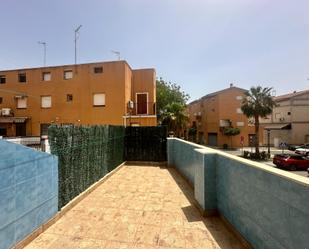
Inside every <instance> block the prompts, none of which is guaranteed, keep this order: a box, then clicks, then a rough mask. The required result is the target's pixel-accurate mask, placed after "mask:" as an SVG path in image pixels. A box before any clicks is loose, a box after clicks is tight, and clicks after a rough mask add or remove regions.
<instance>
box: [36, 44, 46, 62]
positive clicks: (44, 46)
mask: <svg viewBox="0 0 309 249" xmlns="http://www.w3.org/2000/svg"><path fill="white" fill-rule="evenodd" d="M38 44H40V45H43V48H44V57H43V63H44V67H46V42H42V41H38Z"/></svg>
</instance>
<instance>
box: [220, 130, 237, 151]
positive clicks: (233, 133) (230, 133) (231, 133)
mask: <svg viewBox="0 0 309 249" xmlns="http://www.w3.org/2000/svg"><path fill="white" fill-rule="evenodd" d="M223 134H224V135H226V136H228V137H230V141H231V146H230V147H231V148H232V137H233V136H236V135H239V134H240V129H239V128H233V127H226V128H224V130H223Z"/></svg>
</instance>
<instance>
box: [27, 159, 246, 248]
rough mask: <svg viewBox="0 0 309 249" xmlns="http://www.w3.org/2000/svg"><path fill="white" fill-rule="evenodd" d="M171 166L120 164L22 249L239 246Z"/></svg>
mask: <svg viewBox="0 0 309 249" xmlns="http://www.w3.org/2000/svg"><path fill="white" fill-rule="evenodd" d="M194 202H195V201H194V196H193V192H192V189H191V187H190V186H189V185H188V184H187V182H186V181H185V180H184V179H183V178H182V177H181V176H180V175H179V174H178V173H177V172H176V171H175V169H172V168H166V167H159V166H149V165H137V166H136V165H124V166H122V167H121V168H120V169H119V170H117V171H116V172H115V173H114V174H113V175H112V176H110V178H108V179H107V180H106V181H104V182H103V183H101V184H100V186H98V187H97V188H96V189H95V190H94V191H93V192H91V193H90V194H88V195H87V196H86V197H85V198H84V199H83V200H82V201H80V202H79V203H78V204H77V205H76V206H74V207H73V208H72V209H71V210H69V211H68V212H66V213H65V214H64V215H63V216H62V217H61V218H60V219H59V220H58V221H57V222H56V223H55V224H53V225H52V226H51V227H49V228H48V229H47V230H46V231H45V232H43V233H42V234H41V235H40V236H39V237H37V238H36V239H35V240H34V241H32V243H30V244H29V245H28V246H26V249H41V248H113V249H115V248H147V249H151V248H208V249H214V248H216V249H218V248H234V249H236V248H244V247H243V246H242V245H241V244H240V242H239V241H238V240H237V239H236V238H235V237H234V235H233V234H231V232H229V231H228V230H227V229H226V228H225V226H224V225H223V223H222V221H221V220H220V219H219V218H218V217H209V218H204V217H202V216H201V214H200V212H199V211H198V209H197V208H196V207H195V205H194Z"/></svg>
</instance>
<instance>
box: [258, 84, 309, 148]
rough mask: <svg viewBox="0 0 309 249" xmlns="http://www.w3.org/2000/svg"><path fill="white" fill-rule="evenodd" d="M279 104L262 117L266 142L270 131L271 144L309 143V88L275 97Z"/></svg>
mask: <svg viewBox="0 0 309 249" xmlns="http://www.w3.org/2000/svg"><path fill="white" fill-rule="evenodd" d="M274 100H275V101H276V103H277V106H276V107H275V108H274V110H273V113H272V115H269V116H268V117H267V118H266V119H261V123H262V124H264V125H265V131H264V142H265V143H267V131H269V132H270V144H271V145H274V146H276V147H278V146H279V144H280V143H282V142H285V143H288V144H303V143H309V90H306V91H300V92H293V93H290V94H285V95H281V96H277V97H274Z"/></svg>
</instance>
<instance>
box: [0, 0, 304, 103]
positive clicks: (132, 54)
mask: <svg viewBox="0 0 309 249" xmlns="http://www.w3.org/2000/svg"><path fill="white" fill-rule="evenodd" d="M308 9H309V1H306V0H297V1H290V0H225V1H224V0H186V1H184V0H152V1H150V0H149V1H148V0H122V1H120V0H50V1H47V0H27V1H26V0H1V15H0V30H1V35H0V70H3V69H14V68H23V67H34V66H35V67H36V66H41V65H42V62H43V52H42V47H41V46H40V45H38V44H37V41H39V40H42V41H46V42H47V43H48V45H47V64H48V65H62V64H70V63H73V62H74V42H73V40H74V31H73V30H74V28H76V27H77V26H78V25H79V24H82V25H83V27H82V29H81V32H80V38H79V42H78V62H79V63H86V62H93V61H108V60H115V58H116V57H115V55H113V54H112V53H111V52H110V51H111V50H117V51H120V52H121V57H122V59H125V60H127V61H128V62H129V64H130V65H131V66H132V67H133V68H140V67H154V68H156V70H157V76H158V77H163V78H164V79H165V80H168V81H172V82H175V83H177V84H179V85H181V87H182V88H183V89H184V90H185V91H186V92H188V93H189V94H190V96H191V99H190V100H194V99H196V98H198V97H201V96H203V95H205V94H207V93H210V92H213V91H216V90H220V89H223V88H225V87H228V86H229V83H231V82H233V83H234V84H235V85H236V86H239V87H243V88H249V87H250V86H253V85H257V84H260V85H263V86H273V87H274V88H275V89H276V92H277V94H283V93H287V92H289V91H294V90H302V89H309V81H308V78H309V15H308Z"/></svg>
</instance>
